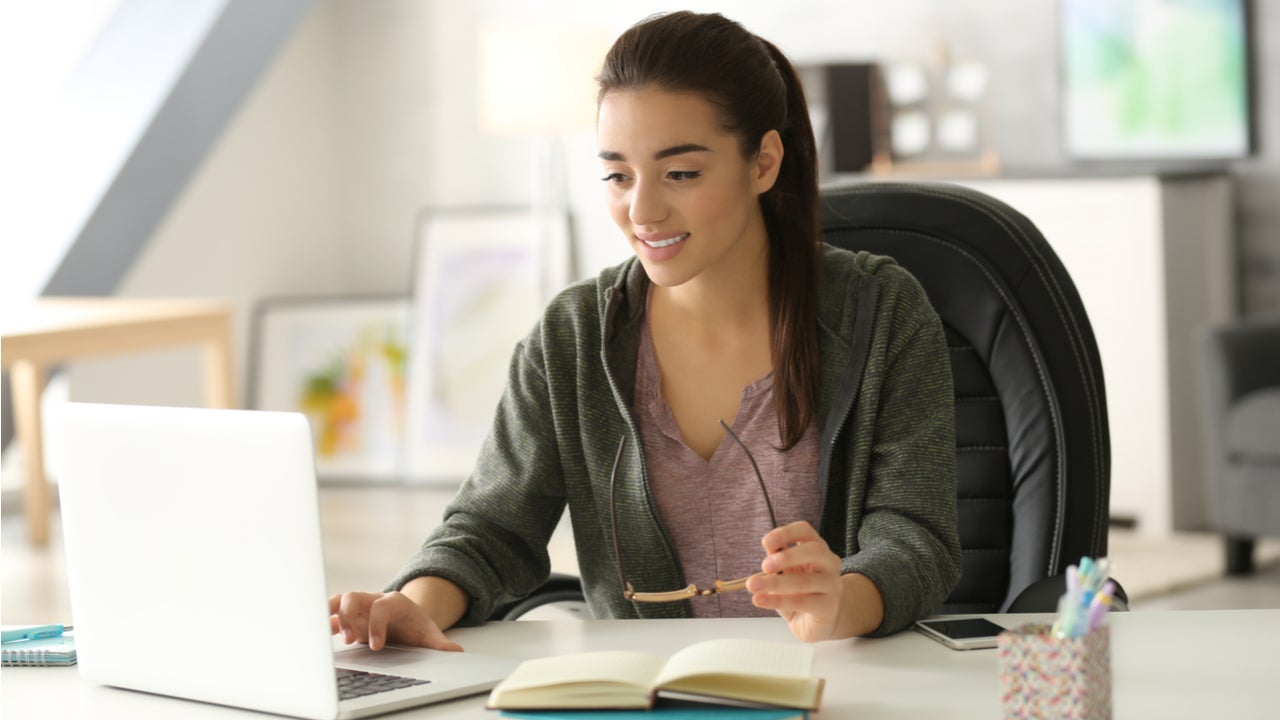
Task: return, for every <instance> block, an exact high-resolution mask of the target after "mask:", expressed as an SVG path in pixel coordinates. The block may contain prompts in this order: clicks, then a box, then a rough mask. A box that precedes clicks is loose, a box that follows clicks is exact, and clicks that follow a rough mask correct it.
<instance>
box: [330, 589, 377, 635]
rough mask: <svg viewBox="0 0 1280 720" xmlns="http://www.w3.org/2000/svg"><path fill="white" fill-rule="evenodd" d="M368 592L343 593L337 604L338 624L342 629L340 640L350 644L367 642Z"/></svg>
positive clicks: (371, 597)
mask: <svg viewBox="0 0 1280 720" xmlns="http://www.w3.org/2000/svg"><path fill="white" fill-rule="evenodd" d="M372 599H373V596H372V595H371V594H369V593H344V594H343V596H342V599H341V601H340V602H339V604H338V624H339V627H340V628H341V629H342V641H343V642H345V643H347V644H348V645H350V644H351V643H354V642H367V640H368V637H369V636H368V626H369V604H370V603H371V602H372Z"/></svg>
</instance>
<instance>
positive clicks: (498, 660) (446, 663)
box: [333, 647, 520, 685]
mask: <svg viewBox="0 0 1280 720" xmlns="http://www.w3.org/2000/svg"><path fill="white" fill-rule="evenodd" d="M333 657H334V660H335V662H336V664H337V666H338V667H342V668H349V669H352V670H364V671H366V672H375V673H382V674H384V675H402V676H405V677H413V678H421V679H423V680H430V681H432V682H433V683H449V684H452V683H455V682H456V683H461V684H466V685H470V684H472V683H476V682H489V681H492V682H494V683H495V684H496V683H497V681H499V680H502V679H503V678H505V677H506V676H507V675H509V674H510V673H511V671H512V670H515V668H516V665H519V664H520V661H519V660H516V659H514V658H506V657H497V656H494V655H479V654H476V653H469V652H449V651H447V650H427V649H425V648H399V647H385V648H383V649H381V650H378V651H376V652H375V651H373V650H370V649H369V648H367V647H356V648H351V649H349V650H339V651H337V652H335V653H334V654H333Z"/></svg>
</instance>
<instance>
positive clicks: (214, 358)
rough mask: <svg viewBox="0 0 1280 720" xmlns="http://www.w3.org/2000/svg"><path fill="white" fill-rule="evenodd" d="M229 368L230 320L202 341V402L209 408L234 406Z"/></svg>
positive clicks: (233, 393)
mask: <svg viewBox="0 0 1280 720" xmlns="http://www.w3.org/2000/svg"><path fill="white" fill-rule="evenodd" d="M231 378H232V370H231V327H230V321H228V322H226V323H223V327H222V329H221V330H220V331H219V332H218V333H217V335H216V336H215V337H212V338H210V339H209V341H208V342H206V343H204V402H205V405H207V406H208V407H211V408H233V407H236V402H235V391H234V388H233V383H232V379H231Z"/></svg>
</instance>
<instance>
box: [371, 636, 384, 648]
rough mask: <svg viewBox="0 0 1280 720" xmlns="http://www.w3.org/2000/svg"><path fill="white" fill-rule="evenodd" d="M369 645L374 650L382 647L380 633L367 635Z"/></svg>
mask: <svg viewBox="0 0 1280 720" xmlns="http://www.w3.org/2000/svg"><path fill="white" fill-rule="evenodd" d="M369 647H371V648H374V649H375V650H376V649H378V648H380V647H382V636H381V635H370V636H369Z"/></svg>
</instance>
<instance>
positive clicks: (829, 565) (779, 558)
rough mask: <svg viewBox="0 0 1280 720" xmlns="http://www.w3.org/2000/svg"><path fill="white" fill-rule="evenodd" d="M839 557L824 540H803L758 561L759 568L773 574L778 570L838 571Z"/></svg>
mask: <svg viewBox="0 0 1280 720" xmlns="http://www.w3.org/2000/svg"><path fill="white" fill-rule="evenodd" d="M840 563H841V561H840V558H839V556H837V555H836V554H835V553H833V552H831V550H830V548H828V547H827V544H826V543H824V542H805V543H800V544H799V545H796V546H794V547H789V548H787V549H786V550H783V551H781V552H776V553H773V554H772V555H768V556H766V557H765V558H764V560H762V561H761V562H760V570H761V571H762V572H764V573H766V574H769V575H774V574H777V573H780V572H825V573H839V572H840Z"/></svg>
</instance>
